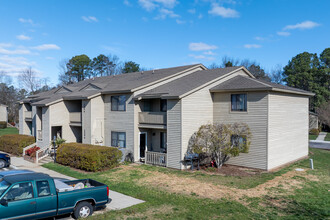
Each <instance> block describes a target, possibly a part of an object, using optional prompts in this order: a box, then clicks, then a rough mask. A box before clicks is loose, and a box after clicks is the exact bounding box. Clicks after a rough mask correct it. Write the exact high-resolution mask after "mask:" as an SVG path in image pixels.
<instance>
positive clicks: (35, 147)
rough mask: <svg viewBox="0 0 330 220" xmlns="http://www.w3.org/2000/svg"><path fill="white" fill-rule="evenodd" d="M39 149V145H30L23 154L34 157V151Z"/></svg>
mask: <svg viewBox="0 0 330 220" xmlns="http://www.w3.org/2000/svg"><path fill="white" fill-rule="evenodd" d="M38 150H40V147H37V146H34V147H31V148H30V149H27V150H26V151H25V154H26V155H28V156H30V157H35V156H36V152H37V151H38Z"/></svg>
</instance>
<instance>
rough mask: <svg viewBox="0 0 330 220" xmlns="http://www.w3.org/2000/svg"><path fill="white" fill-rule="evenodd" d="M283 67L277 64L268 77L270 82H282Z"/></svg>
mask: <svg viewBox="0 0 330 220" xmlns="http://www.w3.org/2000/svg"><path fill="white" fill-rule="evenodd" d="M282 73H283V67H282V66H281V65H279V64H277V65H276V66H275V67H274V68H273V69H272V70H271V73H270V79H271V80H272V82H274V83H277V84H281V83H282V82H283V75H282Z"/></svg>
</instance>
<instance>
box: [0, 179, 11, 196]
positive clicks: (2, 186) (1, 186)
mask: <svg viewBox="0 0 330 220" xmlns="http://www.w3.org/2000/svg"><path fill="white" fill-rule="evenodd" d="M1 177H3V176H1V175H0V179H1ZM9 186H10V184H9V183H7V182H6V181H4V180H2V181H0V196H1V195H2V193H4V192H5V191H6V190H7V189H8V187H9Z"/></svg>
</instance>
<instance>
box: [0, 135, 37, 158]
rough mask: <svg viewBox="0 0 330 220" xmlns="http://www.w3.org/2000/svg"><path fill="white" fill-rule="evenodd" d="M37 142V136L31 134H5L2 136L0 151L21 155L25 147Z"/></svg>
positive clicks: (0, 138)
mask: <svg viewBox="0 0 330 220" xmlns="http://www.w3.org/2000/svg"><path fill="white" fill-rule="evenodd" d="M33 143H35V138H34V137H33V136H29V135H21V134H5V135H3V136H1V137H0V151H4V152H6V153H10V154H14V155H17V156H21V155H22V153H23V148H24V147H27V146H29V145H31V144H33Z"/></svg>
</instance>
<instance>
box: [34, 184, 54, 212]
mask: <svg viewBox="0 0 330 220" xmlns="http://www.w3.org/2000/svg"><path fill="white" fill-rule="evenodd" d="M52 184H53V183H52ZM53 185H54V184H53ZM36 188H37V192H36V193H37V197H36V202H37V207H36V218H46V217H50V216H55V215H56V211H57V195H56V191H55V189H53V188H51V187H50V183H49V180H37V181H36Z"/></svg>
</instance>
